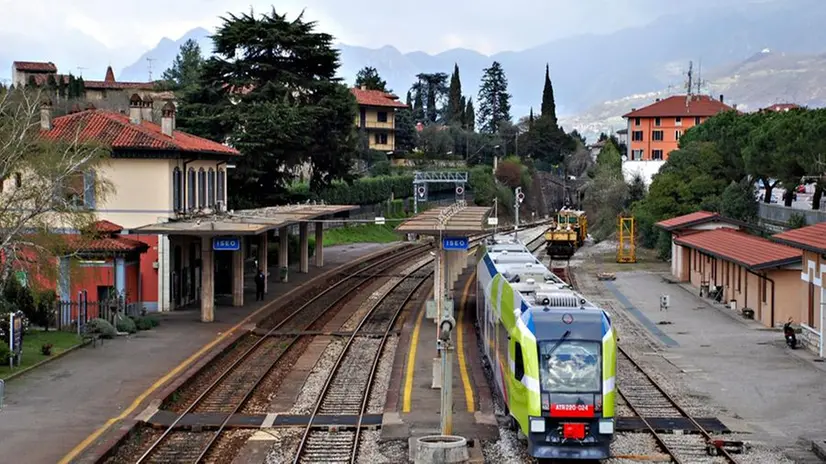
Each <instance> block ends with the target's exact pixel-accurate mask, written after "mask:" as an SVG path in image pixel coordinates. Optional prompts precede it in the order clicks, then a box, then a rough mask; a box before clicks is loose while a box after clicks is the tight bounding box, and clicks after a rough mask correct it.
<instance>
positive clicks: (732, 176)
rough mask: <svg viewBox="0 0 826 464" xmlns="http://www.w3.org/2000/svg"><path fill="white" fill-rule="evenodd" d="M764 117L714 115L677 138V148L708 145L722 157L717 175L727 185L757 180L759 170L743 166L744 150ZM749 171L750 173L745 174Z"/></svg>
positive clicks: (736, 113)
mask: <svg viewBox="0 0 826 464" xmlns="http://www.w3.org/2000/svg"><path fill="white" fill-rule="evenodd" d="M765 117H766V115H765V114H764V113H750V114H745V115H741V114H739V113H738V112H736V111H726V112H723V113H720V114H717V115H716V116H714V117H711V118H709V119H707V120H706V121H704V122H703V123H702V124H700V125H698V126H694V127H692V128H691V129H689V130H687V131H686V132H685V134H683V135H682V137H680V146H681V147H682V146H686V145H688V144H691V143H694V142H712V143H714V144H715V145H716V146H717V149H718V150H719V151H720V153H721V154H723V156H724V157H725V165H724V170H723V171H721V172H720V175H721V176H722V177H723V178H725V179H726V181H728V182H740V180H742V179H744V178H745V177H746V176H747V175H749V174H751V175H753V176H755V177H758V176H757V174H758V173H759V171H760V167H759V166H755V165H751V166H747V163H746V156H745V150H746V148H747V147H748V146H749V144H750V142H751V138H752V134H753V131H754V129H755V128H757V127H759V126H760V125H761V124H762V121H763V120H764V119H765ZM749 168H752V172H749V171H750V170H749Z"/></svg>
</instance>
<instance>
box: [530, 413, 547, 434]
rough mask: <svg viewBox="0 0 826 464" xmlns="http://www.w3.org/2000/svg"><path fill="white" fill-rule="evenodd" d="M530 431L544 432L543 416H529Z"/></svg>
mask: <svg viewBox="0 0 826 464" xmlns="http://www.w3.org/2000/svg"><path fill="white" fill-rule="evenodd" d="M531 433H545V418H543V417H531Z"/></svg>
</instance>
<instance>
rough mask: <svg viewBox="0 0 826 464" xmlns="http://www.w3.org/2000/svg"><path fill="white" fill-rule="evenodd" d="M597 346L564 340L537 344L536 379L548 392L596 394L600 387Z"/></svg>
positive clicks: (597, 343)
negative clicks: (537, 362)
mask: <svg viewBox="0 0 826 464" xmlns="http://www.w3.org/2000/svg"><path fill="white" fill-rule="evenodd" d="M601 365H602V363H601V360H600V343H599V342H590V341H581V340H565V339H564V338H563V340H562V341H561V342H560V341H559V340H556V341H546V342H540V343H539V380H540V384H541V387H542V390H543V391H547V392H551V393H589V392H599V391H600V387H601V386H602V369H601Z"/></svg>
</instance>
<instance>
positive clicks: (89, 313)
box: [55, 291, 140, 331]
mask: <svg viewBox="0 0 826 464" xmlns="http://www.w3.org/2000/svg"><path fill="white" fill-rule="evenodd" d="M119 315H126V316H139V315H140V305H139V304H137V303H126V302H125V300H124V298H123V297H118V298H111V299H109V300H103V301H89V300H88V297H87V294H86V292H85V291H84V292H78V295H77V299H76V300H70V301H58V302H57V303H56V308H55V325H56V326H57V329H58V330H65V331H75V330H81V329H82V328H83V326H85V325H86V323H88V322H89V321H91V320H92V319H97V318H100V319H104V320H106V321H108V322H109V323H110V324H112V326H115V325H116V323H117V319H118V316H119ZM78 322H80V328H78Z"/></svg>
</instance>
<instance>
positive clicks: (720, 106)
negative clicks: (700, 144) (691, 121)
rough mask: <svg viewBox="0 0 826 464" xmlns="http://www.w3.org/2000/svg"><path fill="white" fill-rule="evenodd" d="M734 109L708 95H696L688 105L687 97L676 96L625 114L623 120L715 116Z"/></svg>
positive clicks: (689, 100)
mask: <svg viewBox="0 0 826 464" xmlns="http://www.w3.org/2000/svg"><path fill="white" fill-rule="evenodd" d="M732 110H734V108H732V107H730V106H728V105H726V104H725V103H723V102H721V101H720V100H715V99H714V98H711V97H709V96H708V95H694V96H692V97H691V98H690V99H688V104H686V96H685V95H675V96H673V97H668V98H664V99H662V100H660V101H658V102H656V103H652V104H651V105H648V106H646V107H644V108H640V109H638V110H634V111H631V112H629V113H626V114H624V115H623V116H622V117H623V118H656V117H668V116H689V117H691V116H714V115H715V114H717V113H722V112H723V111H732Z"/></svg>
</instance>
